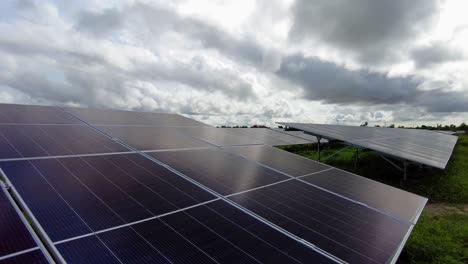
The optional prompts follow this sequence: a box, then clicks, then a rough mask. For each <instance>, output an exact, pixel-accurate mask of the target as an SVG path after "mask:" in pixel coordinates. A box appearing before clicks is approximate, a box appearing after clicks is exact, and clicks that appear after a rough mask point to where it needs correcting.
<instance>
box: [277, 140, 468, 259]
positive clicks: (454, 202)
mask: <svg viewBox="0 0 468 264" xmlns="http://www.w3.org/2000/svg"><path fill="white" fill-rule="evenodd" d="M343 147H345V146H344V145H342V144H338V143H332V144H322V151H321V157H322V161H323V158H325V157H327V156H328V155H330V154H332V153H334V152H335V151H337V150H339V149H341V148H343ZM280 148H282V149H285V150H287V151H290V152H294V153H296V154H298V155H302V156H304V157H307V158H310V159H313V160H316V159H317V152H316V150H317V146H316V145H315V144H311V145H299V146H285V147H284V146H283V147H280ZM354 155H355V150H354V149H352V148H348V149H346V150H344V151H343V152H340V153H339V154H337V155H335V156H333V157H332V158H330V159H329V160H327V161H324V163H326V164H329V165H331V166H334V167H338V168H341V169H344V170H347V171H350V172H353V173H356V174H358V175H362V176H364V177H367V178H370V179H374V180H376V181H379V182H383V183H386V184H389V185H392V186H395V187H397V188H400V189H404V190H407V191H410V192H413V193H416V194H419V195H422V196H424V197H427V198H429V204H428V206H426V208H425V209H424V211H423V213H422V215H421V217H420V219H419V221H418V223H417V225H416V227H415V229H414V230H413V232H412V233H411V236H410V238H409V239H408V241H407V243H406V246H405V248H404V249H403V252H402V254H401V256H400V258H399V260H398V263H405V264H406V263H411V264H415V263H417V264H423V263H424V264H425V263H468V205H467V204H468V135H460V136H459V140H458V143H457V145H456V147H455V150H454V152H453V155H452V157H451V160H450V161H449V163H448V165H447V168H446V169H445V170H438V169H431V168H427V167H423V168H421V167H419V166H415V165H413V166H409V167H408V180H407V181H403V180H402V177H403V173H402V172H401V171H399V170H398V169H396V168H394V167H393V166H392V165H390V164H389V163H388V162H386V161H385V160H384V159H383V158H381V157H380V156H379V155H378V154H376V153H374V152H371V151H368V152H363V153H360V154H359V163H358V166H357V167H355V166H354ZM395 163H398V161H395ZM398 164H399V165H400V164H401V163H398ZM447 208H449V209H447Z"/></svg>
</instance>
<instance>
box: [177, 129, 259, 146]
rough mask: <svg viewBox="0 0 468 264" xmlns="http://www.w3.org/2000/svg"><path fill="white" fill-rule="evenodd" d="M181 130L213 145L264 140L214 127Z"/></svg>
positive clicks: (238, 144)
mask: <svg viewBox="0 0 468 264" xmlns="http://www.w3.org/2000/svg"><path fill="white" fill-rule="evenodd" d="M180 131H181V132H182V133H184V134H186V135H189V136H191V137H194V138H197V139H201V140H203V141H205V142H208V143H210V144H212V145H215V146H218V147H223V146H241V145H255V144H257V145H258V144H263V143H264V142H263V141H261V140H258V139H256V138H253V137H247V136H244V135H239V134H236V133H233V132H230V131H229V130H225V129H222V128H214V127H209V126H206V127H187V128H183V129H180Z"/></svg>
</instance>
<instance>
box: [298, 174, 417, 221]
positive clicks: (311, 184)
mask: <svg viewBox="0 0 468 264" xmlns="http://www.w3.org/2000/svg"><path fill="white" fill-rule="evenodd" d="M296 180H298V181H300V182H302V183H305V184H307V185H310V186H314V187H315V188H318V189H320V190H322V191H326V192H329V193H332V194H334V195H336V196H339V197H341V198H343V199H346V200H348V201H351V202H354V203H356V204H359V205H361V206H364V207H366V208H369V209H371V210H374V211H376V212H379V213H381V214H384V215H386V216H389V217H392V218H395V219H397V220H399V221H402V222H408V223H411V224H414V222H413V221H408V220H406V219H403V218H401V217H398V216H395V215H393V214H389V213H388V212H385V211H383V210H381V209H378V208H375V207H373V206H370V205H368V204H366V203H363V202H359V201H356V200H354V199H351V198H349V197H346V196H344V195H341V194H338V193H336V192H333V191H330V190H328V189H326V188H323V187H320V186H318V185H316V184H313V183H310V182H307V181H304V180H303V179H300V178H298V179H296Z"/></svg>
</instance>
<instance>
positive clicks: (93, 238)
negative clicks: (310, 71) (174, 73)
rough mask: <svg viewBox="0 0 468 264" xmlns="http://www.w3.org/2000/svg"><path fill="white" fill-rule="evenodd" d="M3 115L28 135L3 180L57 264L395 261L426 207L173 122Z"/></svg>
mask: <svg viewBox="0 0 468 264" xmlns="http://www.w3.org/2000/svg"><path fill="white" fill-rule="evenodd" d="M0 106H1V109H6V110H8V111H7V112H2V116H4V117H2V118H4V120H5V121H7V122H3V123H4V124H0V127H2V126H5V127H9V126H15V127H16V126H18V127H19V126H27V127H28V129H23V130H21V134H22V135H24V138H27V139H28V140H25V139H23V137H14V134H15V133H9V134H8V133H7V132H4V131H5V130H0V138H2V139H3V141H1V142H0V149H4V148H6V149H10V152H7V151H4V152H2V155H3V156H1V157H0V168H1V172H2V175H3V177H4V178H5V179H6V181H7V184H8V185H9V186H10V188H11V192H12V193H13V194H14V195H16V197H15V198H16V200H17V202H18V203H19V205H20V206H21V207H22V208H24V209H25V212H27V214H28V216H29V217H30V218H31V221H32V222H33V224H34V225H35V226H37V227H38V228H36V229H37V230H36V231H37V232H38V234H39V235H40V236H41V238H43V240H44V241H46V243H47V246H48V247H47V248H48V249H49V251H51V253H53V255H54V256H55V258H56V261H60V260H61V258H63V260H64V261H66V262H70V263H74V262H86V263H114V262H115V263H140V262H141V263H311V262H312V263H344V262H350V263H354V262H360V263H391V262H395V261H396V259H397V257H398V255H399V253H400V251H401V249H402V247H403V245H404V243H405V242H406V239H407V238H408V236H409V234H410V232H411V230H412V228H413V227H414V225H415V223H416V221H417V219H418V217H419V214H420V213H421V211H422V209H423V207H424V205H425V203H426V201H427V199H425V198H423V197H420V196H417V195H414V194H411V193H407V192H405V191H402V190H398V189H395V188H392V187H389V186H386V185H384V184H380V183H377V182H374V181H370V180H367V179H364V178H362V177H360V176H357V175H354V174H350V173H347V172H344V171H340V170H338V169H335V168H332V167H329V166H326V165H323V164H320V163H317V162H315V161H312V160H308V159H305V158H302V157H299V156H296V155H294V154H290V153H287V152H285V151H282V150H279V149H275V148H272V147H269V146H267V145H268V144H266V145H265V144H264V142H263V141H262V140H261V139H259V138H257V137H250V136H248V135H240V134H237V133H231V132H229V130H224V129H216V128H213V127H210V126H207V125H204V124H201V123H198V122H196V121H193V120H191V119H188V118H185V117H182V116H178V115H171V114H154V113H153V114H149V113H137V112H126V111H107V110H106V111H101V110H92V109H73V108H64V109H60V108H54V107H39V108H37V107H33V106H17V105H0ZM10 108H11V109H10ZM18 109H20V110H18ZM37 109H40V111H39V110H37ZM36 110H37V111H36ZM4 113H7V114H4ZM41 113H42V114H41ZM23 115H25V116H23ZM28 115H31V116H28ZM41 115H47V116H50V118H47V117H44V116H41ZM76 127H79V129H78V130H80V131H84V130H86V132H80V133H77V134H70V135H68V134H67V132H63V133H57V134H53V133H54V131H56V130H55V129H58V130H60V129H70V128H73V129H74V128H76ZM38 131H40V133H38ZM275 133H276V132H275ZM18 134H19V133H18ZM38 134H40V136H37V135H38ZM70 137H72V138H73V139H71V138H70ZM75 137H77V138H75ZM30 149H33V150H30ZM26 150H28V151H26ZM0 230H2V232H4V231H3V230H7V231H8V232H10V231H11V229H10V228H9V227H7V228H5V227H4V226H3V225H2V226H1V227H0ZM2 237H4V236H3V235H2ZM8 237H12V238H14V237H15V235H14V234H9V235H8ZM0 245H1V247H2V248H1V249H0V250H3V248H4V247H5V248H6V246H5V245H3V244H0Z"/></svg>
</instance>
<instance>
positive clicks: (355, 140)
mask: <svg viewBox="0 0 468 264" xmlns="http://www.w3.org/2000/svg"><path fill="white" fill-rule="evenodd" d="M282 124H283V125H286V126H289V127H293V128H296V129H301V130H304V131H307V132H308V133H311V134H314V135H319V136H323V137H325V138H328V139H336V140H341V141H345V142H348V143H351V144H353V145H356V146H360V147H362V148H368V149H372V150H375V151H379V152H381V153H384V154H386V155H390V156H393V157H397V158H400V159H406V160H409V161H414V162H417V163H420V164H426V165H429V166H432V167H436V168H440V169H444V168H445V167H446V165H447V162H448V161H449V159H450V156H451V155H452V152H453V149H454V147H455V144H456V142H457V139H458V138H457V137H456V136H452V135H448V134H443V133H437V132H433V131H426V130H420V129H399V128H375V127H353V126H340V125H321V124H320V125H319V124H303V123H282Z"/></svg>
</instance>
